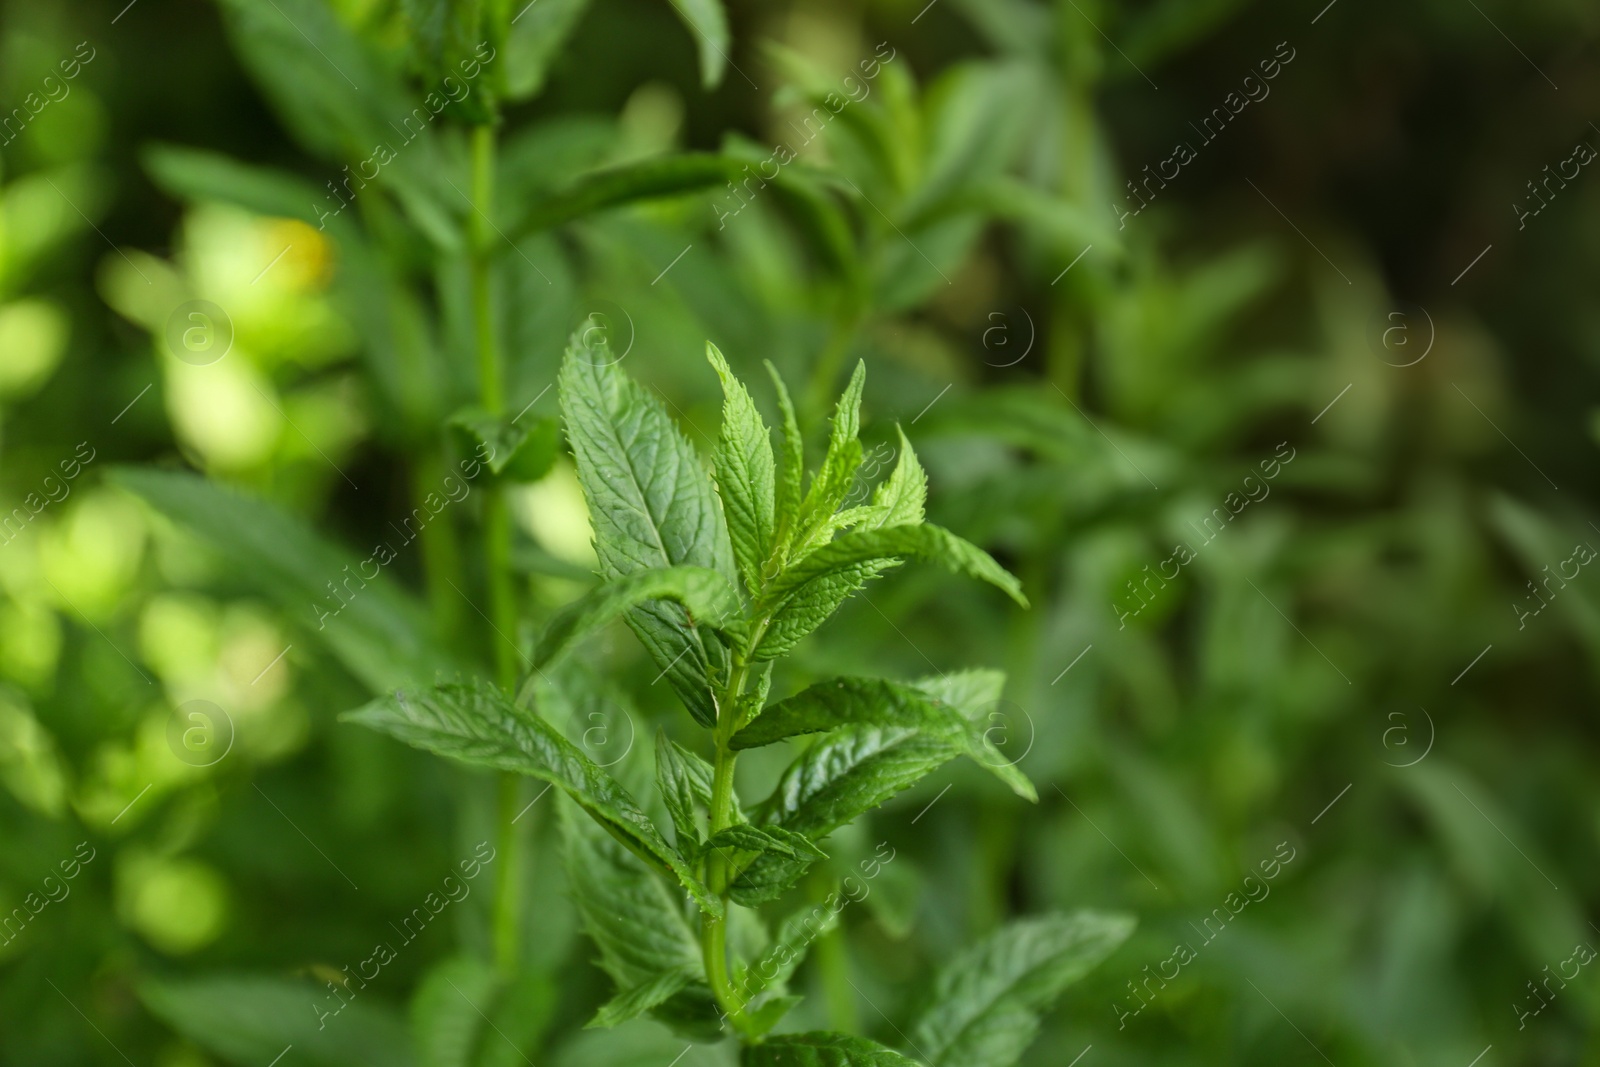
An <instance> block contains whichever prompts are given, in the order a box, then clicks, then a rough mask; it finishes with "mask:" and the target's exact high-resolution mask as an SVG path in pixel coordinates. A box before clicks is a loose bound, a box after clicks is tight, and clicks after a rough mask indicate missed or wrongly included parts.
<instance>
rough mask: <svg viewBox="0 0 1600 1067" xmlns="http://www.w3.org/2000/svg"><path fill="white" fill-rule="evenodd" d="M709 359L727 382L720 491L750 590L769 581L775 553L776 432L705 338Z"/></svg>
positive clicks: (715, 459) (718, 458)
mask: <svg viewBox="0 0 1600 1067" xmlns="http://www.w3.org/2000/svg"><path fill="white" fill-rule="evenodd" d="M706 358H707V359H709V360H710V361H711V366H712V367H713V368H715V369H716V372H717V377H718V379H720V380H721V382H722V396H723V402H722V430H721V432H720V433H719V434H718V435H717V447H716V449H715V451H714V452H713V453H712V465H713V468H714V469H715V471H716V479H717V492H718V493H719V494H720V495H721V497H722V512H723V515H724V516H725V517H726V518H727V520H728V535H729V537H730V539H731V540H732V542H733V555H734V559H735V560H736V561H737V562H738V565H739V573H740V574H742V575H744V580H745V587H746V588H747V589H749V590H750V595H751V596H755V595H757V594H758V593H759V592H760V590H761V587H762V586H763V585H764V584H765V580H764V578H763V577H762V573H761V570H762V567H763V565H764V564H765V563H766V562H767V558H768V557H769V556H770V555H771V554H772V545H773V523H774V519H773V515H774V508H775V503H774V495H773V494H774V488H773V482H774V480H775V477H776V469H775V464H774V462H773V458H772V434H771V431H769V430H768V429H767V424H766V422H764V421H763V420H762V418H761V413H760V412H759V411H757V410H756V405H755V401H753V400H751V399H750V393H749V391H748V390H747V389H745V387H744V383H742V382H740V381H739V379H738V378H735V377H734V376H733V371H732V370H730V369H729V368H728V361H727V360H726V359H724V358H723V355H722V353H721V352H720V351H718V349H717V346H716V345H714V344H711V343H710V342H709V341H708V342H707V343H706Z"/></svg>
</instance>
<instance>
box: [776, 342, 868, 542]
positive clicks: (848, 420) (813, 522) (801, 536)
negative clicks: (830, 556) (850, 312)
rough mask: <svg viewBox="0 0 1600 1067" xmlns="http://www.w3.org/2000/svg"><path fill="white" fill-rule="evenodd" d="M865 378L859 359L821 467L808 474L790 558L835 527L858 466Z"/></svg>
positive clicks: (841, 398)
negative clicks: (809, 476)
mask: <svg viewBox="0 0 1600 1067" xmlns="http://www.w3.org/2000/svg"><path fill="white" fill-rule="evenodd" d="M866 380H867V365H866V363H865V362H864V361H859V362H857V363H856V369H855V371H854V372H853V373H852V374H851V375H850V382H849V384H848V385H846V386H845V388H844V392H843V393H842V394H840V396H839V403H838V405H837V407H835V408H834V413H833V425H832V427H831V429H830V430H829V433H828V452H827V454H826V455H825V456H823V459H822V467H821V468H820V469H819V470H818V471H817V473H816V476H815V477H814V478H812V480H811V486H810V488H808V489H807V490H806V495H805V499H804V500H802V501H801V503H800V516H799V518H798V519H797V520H796V527H795V536H794V538H793V544H792V546H791V547H790V552H789V555H790V557H791V558H799V557H801V556H803V555H805V554H806V553H807V552H809V551H810V550H811V549H812V548H814V547H816V546H817V545H820V544H823V543H825V542H827V540H828V538H829V537H831V536H832V534H833V532H834V530H836V529H838V527H837V526H836V525H834V522H833V519H834V514H835V512H837V511H838V509H839V505H840V504H842V503H843V502H844V498H845V497H846V496H848V495H849V494H850V488H851V486H852V485H854V484H855V477H856V471H857V470H859V469H860V467H861V442H860V441H859V440H858V439H857V435H858V434H859V433H860V432H861V390H862V389H863V388H864V387H865V385H866Z"/></svg>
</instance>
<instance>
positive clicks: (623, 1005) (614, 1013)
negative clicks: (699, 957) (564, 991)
mask: <svg viewBox="0 0 1600 1067" xmlns="http://www.w3.org/2000/svg"><path fill="white" fill-rule="evenodd" d="M699 975H700V971H699V970H698V969H696V968H690V967H674V968H673V969H672V970H670V971H662V972H661V973H660V974H658V975H656V976H655V977H654V978H651V979H650V980H648V981H645V982H641V983H640V984H638V985H636V986H634V987H633V988H631V989H625V990H623V991H622V992H620V993H618V994H617V995H616V996H614V997H612V998H611V999H610V1000H608V1001H606V1002H605V1003H604V1004H602V1005H601V1006H600V1010H599V1011H597V1012H595V1013H594V1018H592V1019H590V1020H589V1021H588V1022H586V1023H584V1024H583V1028H584V1029H585V1030H592V1029H596V1028H601V1027H603V1028H606V1029H610V1028H611V1027H613V1026H619V1025H621V1024H622V1023H625V1022H627V1021H628V1020H629V1019H637V1018H638V1017H639V1016H641V1015H643V1014H644V1013H645V1012H647V1011H649V1010H650V1009H652V1008H654V1007H657V1006H658V1005H661V1004H665V1003H666V1002H667V1001H668V1000H670V999H671V998H672V997H674V996H676V995H677V994H678V993H679V992H681V991H682V990H684V989H686V988H688V986H689V985H690V983H692V982H693V981H694V980H695V979H696V978H698V977H699Z"/></svg>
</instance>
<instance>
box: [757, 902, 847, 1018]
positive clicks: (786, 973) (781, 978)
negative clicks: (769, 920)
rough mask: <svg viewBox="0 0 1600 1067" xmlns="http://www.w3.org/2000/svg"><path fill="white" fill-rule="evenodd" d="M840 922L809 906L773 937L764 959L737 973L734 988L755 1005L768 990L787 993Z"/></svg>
mask: <svg viewBox="0 0 1600 1067" xmlns="http://www.w3.org/2000/svg"><path fill="white" fill-rule="evenodd" d="M838 922H839V913H838V911H836V910H834V909H833V908H830V907H824V906H822V905H820V904H818V905H814V906H806V907H802V908H800V910H798V911H796V912H793V913H791V914H789V915H787V916H785V917H784V919H783V921H782V922H780V923H779V924H778V929H777V931H776V932H775V933H774V934H773V938H772V944H771V945H769V946H767V948H766V949H765V950H764V951H763V952H762V953H761V955H760V957H759V958H757V959H755V960H753V961H752V962H750V963H749V964H747V965H746V964H740V965H739V966H737V967H735V969H734V972H733V984H734V988H735V989H736V990H737V991H738V993H739V995H740V996H742V997H744V998H745V999H746V1000H748V1001H753V1000H755V998H756V997H757V996H758V995H760V994H761V993H763V992H765V991H766V990H768V989H777V990H781V989H785V988H787V983H788V981H789V979H790V978H791V977H792V976H793V975H794V972H795V971H796V970H797V969H798V968H799V967H800V964H801V963H802V962H803V961H804V960H805V958H806V953H807V952H808V951H809V950H810V948H811V943H812V942H813V941H815V940H816V939H817V938H819V937H821V936H822V935H823V934H826V933H827V932H828V931H829V930H832V929H833V928H834V927H835V926H837V925H838Z"/></svg>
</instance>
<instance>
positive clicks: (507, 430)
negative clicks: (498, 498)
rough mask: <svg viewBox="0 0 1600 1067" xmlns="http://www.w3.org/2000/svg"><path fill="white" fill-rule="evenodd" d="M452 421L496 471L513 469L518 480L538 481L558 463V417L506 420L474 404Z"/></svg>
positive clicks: (559, 434) (493, 471)
mask: <svg viewBox="0 0 1600 1067" xmlns="http://www.w3.org/2000/svg"><path fill="white" fill-rule="evenodd" d="M450 424H451V425H452V426H458V427H460V428H461V429H462V430H464V431H465V432H466V434H467V436H468V437H469V439H470V440H471V441H472V443H473V445H474V446H475V447H476V448H477V450H478V451H477V453H476V454H477V455H478V456H479V457H484V456H487V457H488V458H487V460H485V462H487V463H488V465H489V470H490V471H491V472H492V473H494V474H501V473H505V472H507V471H509V472H510V475H511V477H512V478H515V479H516V480H517V481H522V482H534V481H538V480H539V479H540V478H542V477H544V475H545V474H546V472H548V471H549V470H550V468H551V467H552V466H553V465H554V464H555V461H556V455H557V449H558V448H559V445H560V440H561V425H560V423H558V422H557V421H556V420H555V419H539V418H528V417H526V416H524V417H523V418H521V419H515V420H513V419H503V418H498V417H496V416H494V415H491V414H489V413H488V412H487V411H484V410H483V409H482V408H477V407H472V408H466V409H464V410H462V411H458V412H456V414H454V415H452V416H451V417H450Z"/></svg>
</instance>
